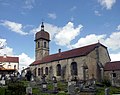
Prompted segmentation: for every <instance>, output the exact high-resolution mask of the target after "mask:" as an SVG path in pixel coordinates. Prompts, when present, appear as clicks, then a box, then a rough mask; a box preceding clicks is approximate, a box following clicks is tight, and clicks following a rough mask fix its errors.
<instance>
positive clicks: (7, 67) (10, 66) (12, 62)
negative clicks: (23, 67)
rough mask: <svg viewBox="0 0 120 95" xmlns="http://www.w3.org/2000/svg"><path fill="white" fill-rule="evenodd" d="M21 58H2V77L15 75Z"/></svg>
mask: <svg viewBox="0 0 120 95" xmlns="http://www.w3.org/2000/svg"><path fill="white" fill-rule="evenodd" d="M18 69H19V58H18V57H11V56H6V55H4V56H0V75H2V74H4V75H7V74H13V73H16V72H18Z"/></svg>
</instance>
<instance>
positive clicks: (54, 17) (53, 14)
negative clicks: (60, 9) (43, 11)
mask: <svg viewBox="0 0 120 95" xmlns="http://www.w3.org/2000/svg"><path fill="white" fill-rule="evenodd" d="M48 17H49V18H52V19H56V18H57V16H56V14H55V13H48Z"/></svg>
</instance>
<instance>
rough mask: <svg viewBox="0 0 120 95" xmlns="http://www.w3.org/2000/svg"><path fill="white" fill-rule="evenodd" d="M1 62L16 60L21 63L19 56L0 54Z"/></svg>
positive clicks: (15, 61)
mask: <svg viewBox="0 0 120 95" xmlns="http://www.w3.org/2000/svg"><path fill="white" fill-rule="evenodd" d="M0 62H14V63H19V57H9V56H6V57H4V56H0Z"/></svg>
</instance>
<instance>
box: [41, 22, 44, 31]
mask: <svg viewBox="0 0 120 95" xmlns="http://www.w3.org/2000/svg"><path fill="white" fill-rule="evenodd" d="M41 31H44V24H43V22H42V25H41Z"/></svg>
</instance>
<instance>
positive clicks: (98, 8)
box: [0, 0, 120, 68]
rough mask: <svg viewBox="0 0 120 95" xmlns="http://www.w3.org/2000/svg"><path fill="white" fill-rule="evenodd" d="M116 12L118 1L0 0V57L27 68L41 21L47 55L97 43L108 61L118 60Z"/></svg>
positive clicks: (119, 44)
mask: <svg viewBox="0 0 120 95" xmlns="http://www.w3.org/2000/svg"><path fill="white" fill-rule="evenodd" d="M119 9H120V1H119V0H0V42H1V46H3V45H4V49H1V50H0V54H1V55H3V54H7V55H10V56H19V58H20V68H22V67H27V66H28V64H30V63H31V62H33V61H34V55H35V52H34V51H35V50H34V48H35V42H34V34H35V33H36V32H37V31H39V30H40V26H41V22H42V21H43V22H44V26H45V30H46V31H48V32H49V33H50V36H51V42H50V53H51V54H53V53H57V52H58V49H59V48H61V49H62V51H65V50H70V49H71V48H77V47H81V46H85V45H88V44H92V43H96V42H98V40H99V41H100V42H101V43H102V44H104V45H105V46H107V47H108V50H109V53H110V57H111V60H112V61H117V60H120V12H119Z"/></svg>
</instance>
